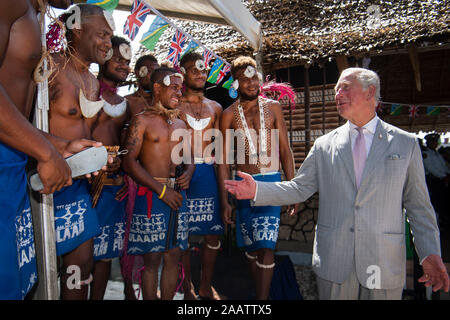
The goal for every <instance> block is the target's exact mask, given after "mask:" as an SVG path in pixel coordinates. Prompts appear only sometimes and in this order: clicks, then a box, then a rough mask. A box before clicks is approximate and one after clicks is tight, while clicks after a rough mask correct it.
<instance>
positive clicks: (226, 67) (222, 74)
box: [216, 63, 231, 84]
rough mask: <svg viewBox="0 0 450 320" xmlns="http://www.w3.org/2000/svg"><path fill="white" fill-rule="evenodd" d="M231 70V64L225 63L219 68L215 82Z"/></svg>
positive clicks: (217, 82) (219, 80) (218, 81)
mask: <svg viewBox="0 0 450 320" xmlns="http://www.w3.org/2000/svg"><path fill="white" fill-rule="evenodd" d="M230 70H231V65H230V64H228V63H227V64H225V66H224V67H223V68H222V69H220V71H219V75H218V76H217V80H216V84H219V83H220V82H221V81H222V80H223V78H225V76H226V75H227V73H228V72H230Z"/></svg>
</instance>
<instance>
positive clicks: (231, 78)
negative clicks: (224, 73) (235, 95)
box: [222, 76, 234, 90]
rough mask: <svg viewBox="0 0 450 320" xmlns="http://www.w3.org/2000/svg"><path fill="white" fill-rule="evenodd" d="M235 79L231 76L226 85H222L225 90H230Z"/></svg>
mask: <svg viewBox="0 0 450 320" xmlns="http://www.w3.org/2000/svg"><path fill="white" fill-rule="evenodd" d="M233 81H234V79H233V77H231V76H230V78H229V79H228V80H227V81H225V82H224V84H223V85H222V87H223V88H225V89H228V90H230V88H231V85H232V84H233Z"/></svg>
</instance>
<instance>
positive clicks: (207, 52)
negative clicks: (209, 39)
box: [202, 50, 214, 69]
mask: <svg viewBox="0 0 450 320" xmlns="http://www.w3.org/2000/svg"><path fill="white" fill-rule="evenodd" d="M202 55H203V61H205V68H206V69H208V68H209V63H210V62H211V60H212V58H213V57H214V55H213V53H212V51H210V50H205V51H203V54H202Z"/></svg>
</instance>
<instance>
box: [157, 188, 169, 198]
mask: <svg viewBox="0 0 450 320" xmlns="http://www.w3.org/2000/svg"><path fill="white" fill-rule="evenodd" d="M166 187H167V186H166V185H164V187H163V189H162V191H161V194H160V195H159V196H158V199H162V198H163V197H164V194H165V193H166Z"/></svg>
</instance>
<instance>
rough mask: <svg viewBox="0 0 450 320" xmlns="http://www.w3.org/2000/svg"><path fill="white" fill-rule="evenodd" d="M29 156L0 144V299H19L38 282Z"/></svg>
mask: <svg viewBox="0 0 450 320" xmlns="http://www.w3.org/2000/svg"><path fill="white" fill-rule="evenodd" d="M27 159H28V157H27V156H26V155H25V154H24V153H22V152H20V151H17V150H15V149H12V148H10V147H8V146H6V145H4V144H2V143H0V204H1V213H0V281H1V285H0V299H1V300H6V299H8V300H20V299H23V298H24V297H25V295H26V294H27V293H28V292H29V291H30V289H31V288H32V287H33V285H34V284H35V283H36V281H37V269H36V253H35V248H34V233H33V224H32V218H31V209H30V199H29V197H28V192H27V180H26V173H25V165H26V163H27Z"/></svg>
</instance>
